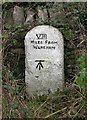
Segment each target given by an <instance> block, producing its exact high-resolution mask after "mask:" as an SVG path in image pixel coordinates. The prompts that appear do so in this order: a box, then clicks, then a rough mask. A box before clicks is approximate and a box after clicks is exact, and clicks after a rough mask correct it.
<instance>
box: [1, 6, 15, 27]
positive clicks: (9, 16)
mask: <svg viewBox="0 0 87 120" xmlns="http://www.w3.org/2000/svg"><path fill="white" fill-rule="evenodd" d="M2 18H3V19H2V20H3V25H4V26H5V27H6V28H11V27H12V26H13V8H10V9H9V10H6V11H5V12H4V14H3V17H2Z"/></svg>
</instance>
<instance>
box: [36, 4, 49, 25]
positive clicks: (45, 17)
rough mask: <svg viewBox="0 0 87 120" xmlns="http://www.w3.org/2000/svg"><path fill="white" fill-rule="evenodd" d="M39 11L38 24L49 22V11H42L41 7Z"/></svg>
mask: <svg viewBox="0 0 87 120" xmlns="http://www.w3.org/2000/svg"><path fill="white" fill-rule="evenodd" d="M37 11H38V22H39V23H41V22H46V21H48V13H47V9H45V8H44V9H42V8H41V7H40V6H38V8H37Z"/></svg>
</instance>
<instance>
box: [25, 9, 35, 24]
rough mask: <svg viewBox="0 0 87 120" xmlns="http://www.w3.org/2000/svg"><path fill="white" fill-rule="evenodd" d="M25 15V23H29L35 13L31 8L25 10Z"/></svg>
mask: <svg viewBox="0 0 87 120" xmlns="http://www.w3.org/2000/svg"><path fill="white" fill-rule="evenodd" d="M26 15H27V17H26V21H25V24H31V23H32V22H33V21H34V15H35V13H34V12H33V10H27V11H26Z"/></svg>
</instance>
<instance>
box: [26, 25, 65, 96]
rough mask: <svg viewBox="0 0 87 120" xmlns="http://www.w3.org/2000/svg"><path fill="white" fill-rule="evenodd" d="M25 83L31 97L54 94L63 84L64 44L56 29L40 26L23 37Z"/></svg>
mask: <svg viewBox="0 0 87 120" xmlns="http://www.w3.org/2000/svg"><path fill="white" fill-rule="evenodd" d="M25 56H26V57H25V66H26V69H25V82H26V86H27V88H26V89H27V92H28V94H29V95H30V96H32V95H45V94H49V93H50V92H52V93H54V92H56V91H57V90H58V88H59V89H62V88H63V83H64V43H63V36H62V34H61V33H60V32H59V30H58V29H56V28H54V27H52V26H48V25H41V26H36V27H35V28H33V29H32V30H30V31H29V32H28V33H27V34H26V36H25Z"/></svg>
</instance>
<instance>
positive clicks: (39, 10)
mask: <svg viewBox="0 0 87 120" xmlns="http://www.w3.org/2000/svg"><path fill="white" fill-rule="evenodd" d="M85 9H86V5H85V3H62V2H61V3H48V2H47V3H27V2H25V3H21V2H15V3H4V4H3V6H2V12H3V14H2V15H3V19H2V22H3V36H5V38H4V39H6V43H5V46H4V47H6V48H7V49H5V50H4V53H6V52H7V54H6V55H7V57H5V59H4V60H5V61H4V63H5V65H7V64H10V69H11V70H13V69H15V70H14V73H15V74H16V71H17V69H16V68H20V70H18V71H19V72H18V73H17V75H18V74H20V73H21V72H22V73H23V70H24V69H25V64H24V59H25V57H24V53H25V52H24V39H25V35H26V33H27V32H28V31H29V30H30V29H32V28H33V27H35V26H37V25H41V24H47V25H52V26H54V27H56V28H58V29H59V30H60V31H61V32H62V34H63V35H64V45H65V74H68V77H67V78H66V79H68V78H73V74H75V72H76V71H77V65H76V64H75V63H76V60H75V59H76V58H75V55H74V50H75V51H76V50H79V49H83V50H84V49H85V47H84V46H85V45H84V44H85V41H84V42H83V44H80V46H79V47H78V46H77V45H78V43H80V42H81V41H82V39H84V37H85V36H86V34H85V31H84V29H85V27H84V26H83V23H81V24H78V23H76V22H77V20H78V18H79V17H80V15H79V13H81V12H83V11H85ZM75 10H77V12H76V13H75ZM82 31H83V32H82ZM81 37H83V38H82V39H81ZM6 50H7V51H6ZM14 61H16V62H15V64H14V65H13V63H14ZM67 61H68V62H67ZM16 63H17V65H16ZM15 65H16V66H15ZM74 68H75V69H74ZM23 76H24V75H23Z"/></svg>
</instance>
